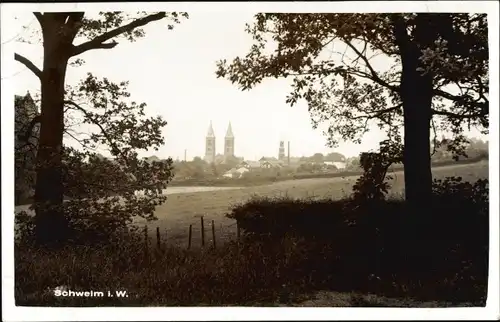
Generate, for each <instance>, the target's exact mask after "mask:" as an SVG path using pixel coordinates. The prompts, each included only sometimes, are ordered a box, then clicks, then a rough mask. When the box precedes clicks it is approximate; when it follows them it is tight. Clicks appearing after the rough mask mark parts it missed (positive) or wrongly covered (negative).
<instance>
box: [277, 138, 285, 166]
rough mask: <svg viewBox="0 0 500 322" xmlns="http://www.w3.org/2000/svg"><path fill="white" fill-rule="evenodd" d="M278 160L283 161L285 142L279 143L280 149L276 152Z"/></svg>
mask: <svg viewBox="0 0 500 322" xmlns="http://www.w3.org/2000/svg"><path fill="white" fill-rule="evenodd" d="M278 160H280V161H285V141H280V149H279V152H278Z"/></svg>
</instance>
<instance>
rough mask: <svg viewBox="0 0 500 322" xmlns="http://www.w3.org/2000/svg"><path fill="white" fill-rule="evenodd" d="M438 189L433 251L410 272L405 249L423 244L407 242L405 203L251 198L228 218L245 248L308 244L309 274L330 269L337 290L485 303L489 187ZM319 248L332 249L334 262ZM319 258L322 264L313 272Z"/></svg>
mask: <svg viewBox="0 0 500 322" xmlns="http://www.w3.org/2000/svg"><path fill="white" fill-rule="evenodd" d="M433 187H434V188H433V189H434V192H435V195H434V200H433V203H432V206H431V212H432V216H431V218H433V221H432V222H431V226H429V227H426V239H427V240H426V242H429V243H430V244H431V245H432V247H431V248H426V249H425V250H426V254H425V255H426V257H425V260H424V262H420V263H418V262H417V263H416V266H413V267H408V265H407V263H410V262H408V261H409V259H411V258H412V254H411V253H407V252H408V251H409V249H406V248H405V246H404V245H410V244H411V243H420V242H422V241H416V240H415V241H412V240H409V238H412V236H414V234H409V233H408V232H407V231H404V228H403V227H408V226H407V225H406V224H405V221H406V220H407V217H406V216H405V208H404V202H403V201H402V200H397V199H389V200H385V201H378V202H373V203H370V204H369V205H370V206H369V207H359V203H357V199H353V198H351V199H345V200H338V201H333V200H329V199H325V200H292V199H288V198H275V199H269V198H262V199H255V198H254V199H252V200H250V201H249V202H248V203H246V204H241V205H237V206H236V207H234V208H233V209H232V210H231V212H230V213H229V214H228V215H227V216H228V217H229V218H232V219H236V220H237V221H238V224H239V226H240V227H241V229H242V232H243V236H244V238H245V239H246V240H247V241H255V240H258V241H259V242H263V243H266V244H268V245H272V244H274V243H277V242H278V241H279V240H282V239H283V238H287V237H288V236H293V238H298V239H302V240H304V242H303V243H304V244H307V245H309V248H308V250H307V258H308V259H309V262H308V263H309V264H307V267H309V268H311V269H313V268H318V267H321V268H323V269H324V268H325V267H327V268H328V269H327V271H326V272H323V276H325V277H326V276H334V275H341V276H343V278H344V280H343V281H337V282H336V283H346V284H347V285H349V287H356V286H357V287H366V285H364V284H366V283H368V284H369V283H375V284H377V283H378V284H380V283H382V284H385V285H387V283H389V284H390V283H392V282H394V283H395V285H406V287H410V286H411V285H412V286H411V288H412V289H413V292H416V293H414V294H416V295H418V293H419V292H420V293H423V294H424V295H426V296H429V294H430V293H432V292H435V293H436V292H437V293H439V294H440V295H442V296H447V297H451V298H454V299H457V300H458V299H462V300H463V299H466V298H469V297H471V296H472V297H474V298H476V299H479V298H484V296H485V287H486V285H487V273H488V272H487V268H488V264H487V262H488V224H489V222H488V189H487V180H479V181H477V182H476V183H474V184H471V183H464V182H461V181H460V180H459V179H457V178H447V179H445V180H443V181H441V180H435V181H434V186H433ZM365 205H367V204H365ZM313 245H316V246H313ZM317 245H322V246H323V247H327V248H328V249H329V252H330V253H329V255H328V256H327V255H325V253H324V252H325V250H324V248H321V249H320V248H318V247H317ZM421 246H422V247H423V246H424V245H423V244H422V245H421ZM314 258H316V259H318V258H323V259H324V261H323V262H320V263H317V265H315V266H309V265H310V263H312V262H314V260H313V259H314ZM411 263H413V262H411ZM347 280H348V281H349V282H348V281H347ZM369 281H370V282H369ZM377 281H381V282H377ZM388 281H391V282H388ZM424 284H425V285H426V286H425V288H423V286H422V285H424ZM408 285H410V286H408ZM419 289H420V291H419ZM437 293H436V294H437ZM421 295H422V294H421ZM436 296H437V295H436Z"/></svg>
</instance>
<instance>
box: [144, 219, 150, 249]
mask: <svg viewBox="0 0 500 322" xmlns="http://www.w3.org/2000/svg"><path fill="white" fill-rule="evenodd" d="M148 242H149V237H148V226H147V225H144V251H145V253H146V256H147V255H148V251H149V245H148Z"/></svg>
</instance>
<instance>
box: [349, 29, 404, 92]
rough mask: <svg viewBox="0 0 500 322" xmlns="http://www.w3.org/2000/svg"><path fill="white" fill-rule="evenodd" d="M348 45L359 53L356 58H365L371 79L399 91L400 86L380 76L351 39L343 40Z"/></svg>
mask: <svg viewBox="0 0 500 322" xmlns="http://www.w3.org/2000/svg"><path fill="white" fill-rule="evenodd" d="M343 41H344V42H345V43H346V45H347V46H349V47H350V48H351V49H352V50H353V51H354V52H355V53H356V54H357V55H358V58H356V59H355V60H357V59H359V58H361V60H363V61H364V62H365V65H366V67H367V68H368V69H369V70H370V74H371V79H372V80H373V81H374V82H376V83H378V84H379V85H382V86H384V87H385V88H388V89H390V90H392V91H394V92H399V88H398V87H397V86H392V85H390V84H389V83H387V82H386V81H384V80H383V79H381V78H380V77H379V75H378V74H377V72H376V71H375V70H374V69H373V67H372V65H371V64H370V62H369V61H368V59H367V58H366V56H365V55H364V54H363V53H362V52H360V51H359V50H358V49H357V48H356V46H354V45H353V44H351V42H350V41H348V40H345V39H344V40H343Z"/></svg>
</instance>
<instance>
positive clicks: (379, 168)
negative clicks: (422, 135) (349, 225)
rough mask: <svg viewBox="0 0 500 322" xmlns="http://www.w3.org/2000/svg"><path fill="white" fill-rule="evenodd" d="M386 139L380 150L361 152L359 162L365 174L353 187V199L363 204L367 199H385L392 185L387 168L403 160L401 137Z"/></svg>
mask: <svg viewBox="0 0 500 322" xmlns="http://www.w3.org/2000/svg"><path fill="white" fill-rule="evenodd" d="M395 141H396V142H397V143H395V142H394V141H391V140H389V139H388V140H384V141H382V142H381V143H380V152H363V153H361V154H360V158H359V162H360V165H361V168H362V169H363V174H362V175H361V176H360V177H359V178H358V179H357V180H356V183H355V184H354V186H353V187H352V190H353V196H352V197H353V200H354V202H355V203H359V204H362V203H364V202H367V201H380V200H384V199H385V195H386V194H387V193H388V192H389V188H390V185H389V183H388V182H387V181H386V180H390V179H392V177H391V176H387V170H388V169H389V167H390V166H391V165H392V164H394V163H400V162H402V161H403V146H402V144H401V138H400V137H397V138H396V139H395Z"/></svg>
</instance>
